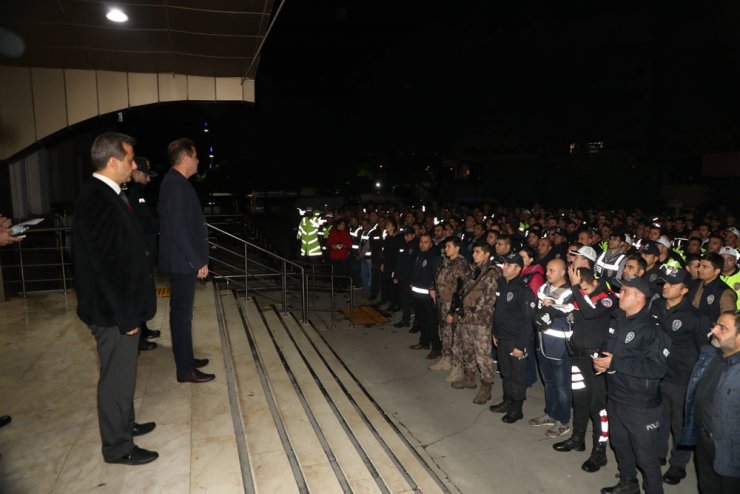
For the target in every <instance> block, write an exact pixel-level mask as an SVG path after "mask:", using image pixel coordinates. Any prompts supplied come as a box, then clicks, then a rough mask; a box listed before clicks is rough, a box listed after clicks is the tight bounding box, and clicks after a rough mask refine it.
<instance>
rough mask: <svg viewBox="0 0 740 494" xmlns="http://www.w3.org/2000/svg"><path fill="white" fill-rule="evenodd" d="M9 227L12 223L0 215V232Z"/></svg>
mask: <svg viewBox="0 0 740 494" xmlns="http://www.w3.org/2000/svg"><path fill="white" fill-rule="evenodd" d="M11 226H13V222H12V221H10V218H6V217H5V216H3V215H2V214H0V230H7V229H8V228H10V227H11Z"/></svg>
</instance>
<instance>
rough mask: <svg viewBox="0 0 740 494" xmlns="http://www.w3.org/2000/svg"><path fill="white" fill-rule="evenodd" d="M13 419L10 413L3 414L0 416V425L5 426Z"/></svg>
mask: <svg viewBox="0 0 740 494" xmlns="http://www.w3.org/2000/svg"><path fill="white" fill-rule="evenodd" d="M11 420H13V419H12V418H11V417H10V415H3V416H2V417H0V427H5V426H6V425H8V424H9V423H10V421H11Z"/></svg>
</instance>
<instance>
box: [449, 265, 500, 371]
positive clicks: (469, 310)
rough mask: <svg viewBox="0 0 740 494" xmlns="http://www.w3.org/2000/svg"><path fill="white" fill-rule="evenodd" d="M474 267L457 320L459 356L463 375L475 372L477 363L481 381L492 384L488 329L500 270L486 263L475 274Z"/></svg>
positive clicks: (465, 287)
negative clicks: (461, 310) (459, 317)
mask: <svg viewBox="0 0 740 494" xmlns="http://www.w3.org/2000/svg"><path fill="white" fill-rule="evenodd" d="M478 269H479V268H477V267H476V268H473V271H472V272H471V275H470V277H468V279H467V280H466V282H465V286H464V288H463V290H464V292H463V293H464V295H463V307H464V311H465V314H464V315H463V317H462V320H460V322H459V327H460V339H461V345H460V346H461V357H462V363H463V366H464V371H465V374H473V375H475V368H476V365H477V367H478V369H480V379H481V382H485V383H492V382H493V357H491V347H492V342H491V328H492V327H493V306H494V305H495V303H496V290H497V289H498V280H499V278H500V277H501V269H500V268H499V267H498V266H496V265H495V264H489V263H487V264H485V265H484V266H483V267H482V268H480V273H479V274H478V275H477V276H476V273H477V272H478Z"/></svg>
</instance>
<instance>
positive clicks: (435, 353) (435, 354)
mask: <svg viewBox="0 0 740 494" xmlns="http://www.w3.org/2000/svg"><path fill="white" fill-rule="evenodd" d="M441 356H442V353H441V352H438V351H437V350H434V349H432V351H431V352H429V353H428V354H427V356H426V357H424V358H425V359H427V360H434V359H435V358H439V357H441Z"/></svg>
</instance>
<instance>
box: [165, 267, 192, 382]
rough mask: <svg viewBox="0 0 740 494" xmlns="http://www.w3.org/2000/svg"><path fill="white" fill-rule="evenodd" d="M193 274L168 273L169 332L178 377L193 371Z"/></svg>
mask: <svg viewBox="0 0 740 494" xmlns="http://www.w3.org/2000/svg"><path fill="white" fill-rule="evenodd" d="M196 279H197V278H196V276H195V273H185V274H182V273H170V290H171V292H172V293H171V294H170V332H171V334H172V352H173V353H174V354H175V366H176V367H177V375H178V376H186V375H188V374H190V373H191V372H192V371H193V301H194V300H195V282H196Z"/></svg>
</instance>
